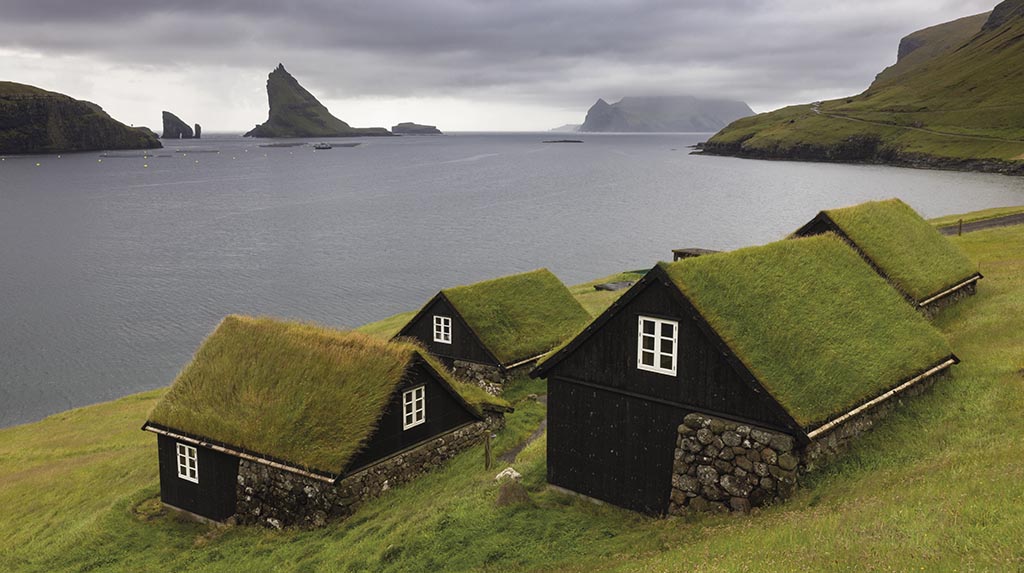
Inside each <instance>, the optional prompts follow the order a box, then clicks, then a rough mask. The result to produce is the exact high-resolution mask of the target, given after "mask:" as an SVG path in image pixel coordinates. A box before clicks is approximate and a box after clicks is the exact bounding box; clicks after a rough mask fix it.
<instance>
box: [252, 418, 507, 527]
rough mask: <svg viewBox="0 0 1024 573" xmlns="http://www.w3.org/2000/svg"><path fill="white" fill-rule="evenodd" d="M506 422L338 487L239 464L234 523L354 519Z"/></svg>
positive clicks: (448, 438) (474, 428) (439, 440)
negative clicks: (372, 502) (369, 505)
mask: <svg viewBox="0 0 1024 573" xmlns="http://www.w3.org/2000/svg"><path fill="white" fill-rule="evenodd" d="M503 425H504V418H503V417H502V416H500V415H493V416H488V419H487V420H486V421H483V422H476V423H473V424H471V425H469V426H465V427H463V428H460V429H458V430H455V431H454V432H450V433H448V434H444V435H442V436H438V437H436V438H434V439H432V440H430V441H429V442H427V443H425V444H423V445H421V446H419V447H417V448H414V449H412V450H409V451H406V452H402V453H400V454H398V455H395V456H393V457H391V458H388V459H386V460H384V461H382V462H380V463H377V464H375V465H372V466H370V467H369V468H366V469H365V470H362V471H360V472H358V473H355V474H353V475H350V476H348V477H346V478H344V479H342V480H340V481H338V482H336V483H335V484H330V483H327V482H324V481H320V480H317V479H314V478H309V477H305V476H302V475H299V474H296V473H293V472H289V471H287V470H280V469H276V468H272V467H269V466H267V465H264V464H260V463H257V462H251V461H248V460H240V463H239V465H238V485H237V488H236V495H237V500H236V512H235V521H236V522H238V523H242V524H261V525H268V526H272V527H277V528H281V527H285V526H302V527H320V526H323V525H324V524H325V523H327V522H328V521H329V520H335V519H340V518H344V517H346V516H348V515H350V514H351V513H352V512H353V511H355V509H356V508H357V507H359V505H360V504H361V503H362V502H364V501H366V500H368V499H372V498H375V497H377V496H379V495H380V494H382V493H384V492H386V491H388V490H389V489H391V488H392V487H394V486H397V485H399V484H403V483H406V482H409V481H411V480H413V479H415V478H416V477H418V476H419V475H421V474H423V473H425V472H427V471H430V470H431V469H434V468H436V467H438V466H440V465H441V464H442V463H444V462H445V461H446V460H448V459H450V458H452V457H454V456H455V455H456V454H458V453H459V452H461V451H463V450H465V449H467V448H469V447H471V446H473V445H475V444H478V443H480V442H481V441H483V440H484V438H485V436H487V435H488V434H490V433H491V432H493V431H496V430H498V429H500V428H501V427H502V426H503Z"/></svg>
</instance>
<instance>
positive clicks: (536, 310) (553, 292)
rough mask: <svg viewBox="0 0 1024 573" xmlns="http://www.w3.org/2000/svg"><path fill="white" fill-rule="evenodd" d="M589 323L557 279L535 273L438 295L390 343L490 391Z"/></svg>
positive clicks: (445, 290)
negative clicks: (411, 344)
mask: <svg viewBox="0 0 1024 573" xmlns="http://www.w3.org/2000/svg"><path fill="white" fill-rule="evenodd" d="M590 319H591V316H590V314H589V313H588V312H587V311H586V310H585V309H584V308H583V307H582V306H580V303H579V302H577V301H576V299H575V297H573V296H572V293H570V292H569V289H567V288H566V287H565V285H564V284H562V281H560V280H558V277H556V276H555V275H554V274H552V273H551V271H549V270H547V269H538V270H535V271H530V272H526V273H521V274H517V275H511V276H507V277H501V278H497V279H492V280H488V281H483V282H479V283H476V284H472V285H468V286H459V287H454V288H447V289H444V290H442V291H441V292H439V293H437V294H436V295H435V296H434V297H433V298H431V299H430V301H428V302H427V304H426V305H424V306H423V308H422V309H420V311H419V312H418V313H417V314H416V316H414V317H413V318H412V320H410V321H409V322H408V324H406V325H405V326H404V327H402V330H401V331H399V333H398V334H397V335H396V338H401V337H408V338H413V339H415V340H418V341H419V342H420V343H422V344H423V345H424V346H425V347H426V348H427V349H428V350H429V351H430V352H431V353H432V354H433V355H435V356H437V357H438V358H440V359H441V360H442V361H443V362H444V364H445V365H447V366H449V367H451V368H452V370H453V371H454V372H455V374H456V375H458V376H460V377H462V378H465V379H468V380H471V381H473V382H474V383H477V384H479V385H481V386H483V387H487V388H489V389H490V390H492V391H497V390H498V389H499V388H500V386H499V385H500V384H502V383H504V382H506V381H507V380H508V379H509V378H510V377H511V376H512V375H513V374H514V373H516V372H519V371H523V372H526V371H529V369H530V368H531V367H533V365H534V364H535V363H536V361H537V360H538V359H539V358H540V357H541V356H543V355H544V354H545V353H547V352H549V351H550V350H551V349H552V348H554V347H556V346H558V345H559V344H561V343H562V342H564V341H566V340H568V339H569V338H571V337H572V336H573V335H575V334H576V333H578V332H579V331H580V330H581V329H582V328H583V327H584V326H586V324H587V323H588V322H590Z"/></svg>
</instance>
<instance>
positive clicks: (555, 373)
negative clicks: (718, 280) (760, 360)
mask: <svg viewBox="0 0 1024 573" xmlns="http://www.w3.org/2000/svg"><path fill="white" fill-rule="evenodd" d="M633 289H636V290H635V291H633V292H630V293H627V294H626V295H624V298H625V297H626V296H628V297H629V298H628V299H627V300H626V301H625V302H624V303H623V304H621V305H619V306H618V307H617V308H612V309H609V311H608V314H607V315H602V316H601V317H600V319H599V321H600V324H598V321H595V324H593V325H592V326H591V327H589V328H588V331H587V333H586V337H587V338H586V340H585V341H580V342H579V343H578V344H576V341H574V342H573V343H572V346H573V347H572V348H570V347H566V348H565V349H564V351H565V353H564V354H562V353H559V355H558V356H556V357H552V359H550V360H557V363H555V364H553V365H551V366H548V365H547V364H545V365H543V366H542V369H538V370H542V371H543V373H540V375H544V376H547V377H548V379H549V380H552V381H556V380H557V381H566V382H575V383H577V384H580V383H582V384H585V385H589V386H594V387H598V388H601V389H604V390H607V391H612V392H618V393H625V394H629V395H633V396H635V397H638V398H641V399H647V400H652V401H656V402H658V403H660V404H664V405H669V406H674V407H676V408H679V409H680V410H681V411H702V412H714V413H718V414H720V415H726V416H732V417H735V418H737V419H739V420H749V421H756V422H758V423H760V424H762V425H765V426H769V427H775V428H779V429H786V430H788V431H793V430H795V429H796V427H795V423H794V422H793V421H792V419H791V418H790V417H789V416H788V415H787V414H786V412H785V410H784V409H782V407H781V406H779V405H778V404H777V403H776V402H775V400H774V399H773V398H772V397H771V395H770V394H768V393H767V392H766V391H764V389H763V388H760V387H759V385H758V384H757V382H756V380H754V379H753V376H752V375H751V374H750V373H749V372H748V371H746V369H745V368H744V367H743V365H742V363H740V362H739V361H738V360H736V359H735V357H733V356H731V351H730V350H729V349H728V347H727V346H725V345H724V343H722V342H721V340H720V339H719V338H718V337H717V336H716V335H715V334H714V332H713V331H712V330H711V329H710V327H708V326H707V324H706V322H705V321H704V320H703V318H702V317H701V316H700V315H699V313H697V312H696V310H695V309H694V308H693V306H692V305H691V304H689V302H688V301H687V300H686V298H685V297H684V296H683V295H682V294H681V293H680V292H679V291H678V289H677V288H675V286H674V285H672V284H671V283H670V282H669V281H668V279H667V277H666V276H665V275H664V271H662V270H661V269H660V268H658V267H655V269H653V270H652V271H650V272H649V273H648V275H646V276H645V277H644V279H643V280H642V281H641V282H639V283H637V284H636V285H634V287H633ZM640 316H647V317H652V318H661V319H668V320H672V321H676V322H678V325H679V326H678V337H677V340H678V344H677V368H676V374H675V375H674V376H670V375H666V374H660V373H656V372H649V371H646V370H641V369H640V368H638V367H637V351H638V350H637V336H638V334H637V329H638V328H639V317H640ZM554 383H556V384H557V383H560V382H554ZM680 419H681V418H680Z"/></svg>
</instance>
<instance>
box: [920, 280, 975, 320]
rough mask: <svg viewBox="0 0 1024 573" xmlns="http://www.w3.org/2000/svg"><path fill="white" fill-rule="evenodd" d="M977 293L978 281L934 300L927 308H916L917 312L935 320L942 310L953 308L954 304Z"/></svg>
mask: <svg viewBox="0 0 1024 573" xmlns="http://www.w3.org/2000/svg"><path fill="white" fill-rule="evenodd" d="M977 292H978V281H974V282H973V283H971V284H969V285H967V286H965V287H963V288H961V289H960V290H957V291H955V292H953V293H951V294H949V295H946V296H944V297H942V298H940V299H938V300H936V301H935V302H933V303H931V304H929V305H928V306H924V307H918V311H919V312H920V313H921V314H923V315H924V316H925V318H935V316H936V315H937V314H939V312H941V311H942V309H944V308H946V307H950V306H953V305H954V304H956V303H958V302H960V301H961V300H963V299H965V298H967V297H969V296H974V294H975V293H977Z"/></svg>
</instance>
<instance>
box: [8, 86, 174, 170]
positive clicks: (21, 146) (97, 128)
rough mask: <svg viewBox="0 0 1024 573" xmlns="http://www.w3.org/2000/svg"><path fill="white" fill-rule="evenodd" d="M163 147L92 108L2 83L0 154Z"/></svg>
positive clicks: (144, 131) (63, 97)
mask: <svg viewBox="0 0 1024 573" xmlns="http://www.w3.org/2000/svg"><path fill="white" fill-rule="evenodd" d="M160 147H163V146H162V145H161V144H160V142H159V141H158V140H157V138H156V136H155V135H154V134H153V132H151V131H149V130H148V129H146V128H132V127H128V126H127V125H125V124H123V123H121V122H119V121H117V120H115V119H113V118H112V117H110V116H109V115H107V113H106V112H105V111H103V109H102V108H101V107H100V106H98V105H96V104H94V103H92V102H87V101H82V100H76V99H74V98H71V97H68V96H66V95H64V94H59V93H56V92H49V91H46V90H43V89H40V88H37V87H34V86H29V85H25V84H18V83H14V82H0V153H5V154H15V153H65V152H69V151H101V150H109V149H157V148H160Z"/></svg>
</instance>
